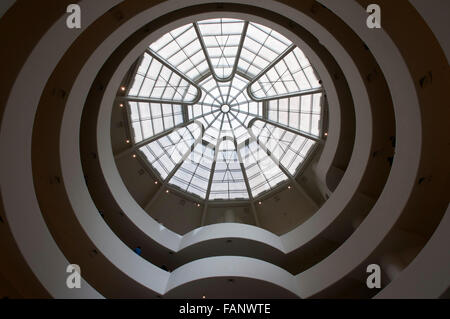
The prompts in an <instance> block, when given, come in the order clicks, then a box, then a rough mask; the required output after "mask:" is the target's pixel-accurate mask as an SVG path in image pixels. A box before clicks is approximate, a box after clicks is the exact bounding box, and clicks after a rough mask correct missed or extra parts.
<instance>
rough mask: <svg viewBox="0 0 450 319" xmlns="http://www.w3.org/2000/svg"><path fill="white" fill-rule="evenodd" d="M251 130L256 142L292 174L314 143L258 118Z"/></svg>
mask: <svg viewBox="0 0 450 319" xmlns="http://www.w3.org/2000/svg"><path fill="white" fill-rule="evenodd" d="M252 131H253V134H255V137H256V139H257V140H258V142H259V143H260V144H262V145H264V146H265V147H266V148H267V150H268V151H270V153H271V154H273V156H274V158H275V159H276V160H277V161H278V163H279V164H281V165H282V166H283V167H284V168H285V169H286V170H287V171H288V172H289V174H291V175H292V176H294V175H295V174H296V172H297V170H298V168H299V166H300V164H301V163H302V162H303V161H304V160H305V158H306V156H307V155H308V153H309V151H310V149H311V148H312V147H313V146H314V144H315V142H314V141H313V140H310V139H307V138H305V137H303V136H301V135H298V134H294V133H293V132H289V131H287V130H285V129H282V128H279V127H276V126H274V125H272V124H269V123H265V122H262V121H259V120H257V121H256V122H255V125H254V127H252Z"/></svg>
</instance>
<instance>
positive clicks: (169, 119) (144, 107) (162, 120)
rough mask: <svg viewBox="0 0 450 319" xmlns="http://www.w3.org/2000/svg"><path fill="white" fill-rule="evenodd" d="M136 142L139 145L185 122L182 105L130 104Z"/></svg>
mask: <svg viewBox="0 0 450 319" xmlns="http://www.w3.org/2000/svg"><path fill="white" fill-rule="evenodd" d="M128 105H129V110H130V120H131V126H132V127H133V137H134V142H135V143H139V142H141V141H142V140H146V139H148V138H150V137H152V136H154V135H156V134H160V133H162V132H164V131H167V130H169V129H171V128H173V127H174V126H177V125H180V124H181V123H182V122H183V115H182V106H181V105H180V104H168V103H149V102H131V101H130V102H128Z"/></svg>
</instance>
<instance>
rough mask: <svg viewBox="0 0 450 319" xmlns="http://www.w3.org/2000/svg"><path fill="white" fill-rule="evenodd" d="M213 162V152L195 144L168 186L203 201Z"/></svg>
mask: <svg viewBox="0 0 450 319" xmlns="http://www.w3.org/2000/svg"><path fill="white" fill-rule="evenodd" d="M213 160H214V150H213V149H211V148H209V147H207V146H205V145H203V144H197V145H196V147H195V148H194V151H193V152H192V153H191V154H190V155H189V157H188V158H187V159H186V160H185V161H184V162H183V164H182V165H181V167H180V168H179V169H178V170H177V172H176V173H175V175H174V176H173V177H172V179H171V180H170V182H169V184H172V185H175V186H178V187H179V188H180V189H182V190H184V191H188V192H190V193H194V194H196V195H197V196H200V197H201V198H202V199H205V197H206V192H207V189H208V181H209V175H210V174H211V166H212V163H213Z"/></svg>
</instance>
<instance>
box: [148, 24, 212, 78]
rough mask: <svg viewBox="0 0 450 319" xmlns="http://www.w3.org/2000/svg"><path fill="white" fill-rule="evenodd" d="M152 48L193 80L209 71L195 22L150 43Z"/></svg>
mask: <svg viewBox="0 0 450 319" xmlns="http://www.w3.org/2000/svg"><path fill="white" fill-rule="evenodd" d="M150 50H152V51H153V52H155V53H156V54H158V55H159V56H160V57H162V58H163V59H164V60H165V61H167V62H168V63H169V64H170V65H172V66H173V67H174V68H175V69H177V70H179V71H180V72H182V73H183V74H186V76H188V77H189V78H190V79H191V80H193V81H195V80H196V79H197V78H199V77H201V76H203V75H205V74H206V73H207V72H208V68H207V63H206V57H205V55H204V54H203V51H202V49H201V45H200V41H199V40H198V38H197V34H196V32H195V29H194V25H193V24H188V25H185V26H182V27H180V28H178V29H175V30H173V31H171V32H169V33H168V34H166V35H164V36H163V37H161V38H160V39H158V40H157V41H156V42H154V43H153V44H151V45H150ZM204 63H206V68H205V65H204Z"/></svg>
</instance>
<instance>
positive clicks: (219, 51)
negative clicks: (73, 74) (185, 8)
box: [120, 18, 323, 201]
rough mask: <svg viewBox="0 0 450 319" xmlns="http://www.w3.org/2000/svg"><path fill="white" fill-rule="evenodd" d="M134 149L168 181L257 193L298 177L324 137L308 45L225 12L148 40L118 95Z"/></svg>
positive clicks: (211, 190)
mask: <svg viewBox="0 0 450 319" xmlns="http://www.w3.org/2000/svg"><path fill="white" fill-rule="evenodd" d="M120 98H121V101H125V102H126V105H127V110H128V114H129V122H130V132H131V135H132V136H133V143H134V148H135V149H136V150H139V154H140V156H141V157H142V158H143V159H144V160H145V161H146V162H147V163H148V164H149V168H150V169H151V170H153V172H154V173H155V174H156V176H158V178H159V179H160V181H161V182H162V183H163V185H165V186H166V187H171V188H173V189H177V190H179V191H183V192H187V193H189V194H191V195H192V196H194V197H195V198H198V199H199V200H205V201H213V200H254V199H255V198H257V197H258V196H261V195H262V194H264V193H266V192H268V191H271V190H273V189H275V188H277V187H278V186H280V185H282V184H283V183H287V182H289V181H291V182H292V181H293V180H294V179H295V176H296V175H297V174H298V173H299V171H300V168H301V167H302V165H303V164H304V163H305V160H306V159H307V157H308V156H310V155H311V153H312V152H313V151H314V149H315V146H316V145H317V143H318V142H319V141H320V140H321V134H322V132H321V131H322V130H321V125H322V124H321V121H322V105H323V101H322V99H323V89H322V85H321V82H320V80H319V78H318V75H317V74H316V71H315V70H314V67H313V66H312V65H311V63H310V62H309V60H308V58H307V57H306V56H305V54H304V53H303V52H302V50H301V49H300V48H299V47H297V46H296V45H295V44H293V43H292V42H291V41H289V40H288V39H287V38H285V37H284V36H282V35H281V34H280V33H278V32H277V31H275V30H272V29H270V28H268V27H265V26H263V25H260V24H257V23H253V22H249V21H244V20H238V19H229V18H220V19H209V20H204V21H198V22H195V23H190V24H187V25H184V26H182V27H179V28H177V29H175V30H173V31H171V32H169V33H167V34H165V35H164V36H162V37H161V38H160V39H158V40H157V41H155V42H154V43H152V44H151V45H150V46H149V47H148V48H147V50H146V52H145V53H144V54H143V56H142V57H141V59H140V60H139V62H138V65H137V67H136V70H135V73H134V77H133V80H132V81H131V83H130V85H129V89H128V90H127V91H126V95H125V96H122V97H120Z"/></svg>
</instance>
